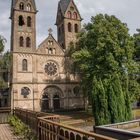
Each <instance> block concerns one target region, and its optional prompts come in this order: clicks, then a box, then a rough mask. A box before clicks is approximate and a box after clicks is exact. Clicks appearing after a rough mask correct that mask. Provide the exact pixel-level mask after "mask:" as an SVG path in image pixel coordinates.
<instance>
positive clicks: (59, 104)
mask: <svg viewBox="0 0 140 140" xmlns="http://www.w3.org/2000/svg"><path fill="white" fill-rule="evenodd" d="M63 104H64V101H63V93H62V90H61V89H60V88H59V87H57V86H47V87H46V88H45V89H44V90H43V95H42V99H41V111H44V112H46V111H55V110H59V109H60V108H63V106H64V105H63Z"/></svg>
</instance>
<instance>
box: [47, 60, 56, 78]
mask: <svg viewBox="0 0 140 140" xmlns="http://www.w3.org/2000/svg"><path fill="white" fill-rule="evenodd" d="M45 73H47V74H48V75H49V76H53V75H55V74H56V73H57V66H56V64H55V63H53V62H48V63H47V64H46V65H45Z"/></svg>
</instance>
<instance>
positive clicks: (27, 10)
mask: <svg viewBox="0 0 140 140" xmlns="http://www.w3.org/2000/svg"><path fill="white" fill-rule="evenodd" d="M36 12H37V10H36V5H35V1H34V0H12V6H11V16H10V18H11V22H12V23H11V26H12V27H11V28H12V30H11V51H12V52H34V50H35V48H36V22H35V21H36Z"/></svg>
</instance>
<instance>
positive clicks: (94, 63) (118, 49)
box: [72, 14, 136, 125]
mask: <svg viewBox="0 0 140 140" xmlns="http://www.w3.org/2000/svg"><path fill="white" fill-rule="evenodd" d="M133 52H134V41H133V38H132V37H131V36H130V35H129V33H128V28H127V25H126V24H124V23H122V22H121V21H120V20H119V19H117V18H116V17H115V16H109V15H107V14H105V15H102V14H99V15H97V16H95V17H92V18H91V22H90V23H88V24H87V25H85V26H84V29H83V30H82V31H81V33H80V34H79V35H78V41H77V43H76V45H75V52H74V53H73V55H72V56H73V58H74V61H75V62H76V63H77V64H78V67H79V69H80V71H81V74H82V81H83V82H84V83H83V84H85V83H86V84H85V85H86V87H87V89H88V91H89V94H90V95H92V102H93V103H92V106H93V113H94V117H95V121H96V122H95V123H96V125H101V124H106V123H114V122H121V121H125V120H130V119H131V108H130V94H129V90H128V83H129V74H132V73H135V72H136V63H135V61H134V60H133ZM89 85H90V86H89ZM89 87H90V88H89ZM103 98H104V99H103ZM112 99H113V100H112ZM99 104H100V105H99ZM102 107H104V111H102V113H103V114H102V115H101V112H100V111H101V110H102ZM106 116H108V118H109V120H108V119H106ZM109 116H110V117H109Z"/></svg>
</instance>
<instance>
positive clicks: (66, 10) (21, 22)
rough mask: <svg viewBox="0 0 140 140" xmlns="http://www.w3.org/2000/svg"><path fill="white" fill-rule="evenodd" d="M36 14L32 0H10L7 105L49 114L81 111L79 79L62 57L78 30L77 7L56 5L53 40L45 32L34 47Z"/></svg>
mask: <svg viewBox="0 0 140 140" xmlns="http://www.w3.org/2000/svg"><path fill="white" fill-rule="evenodd" d="M37 12H38V11H37V8H36V3H35V0H12V5H11V15H10V19H11V54H12V68H11V84H10V85H11V106H12V108H15V107H20V108H24V109H32V110H37V111H50V112H51V111H60V110H71V109H83V108H84V106H85V105H84V104H85V98H84V96H83V93H82V90H81V86H80V76H79V75H78V74H77V73H75V72H73V71H72V70H71V68H70V66H71V63H70V62H69V61H68V60H69V58H68V57H67V55H66V52H67V50H68V49H69V47H70V43H71V42H73V43H74V42H75V41H76V35H77V33H78V32H79V31H80V30H81V21H82V18H81V16H80V13H79V11H78V9H77V6H76V5H75V3H74V1H73V0H60V1H59V2H58V9H57V15H56V23H55V25H56V26H57V40H56V39H55V38H54V37H53V35H52V30H51V29H49V34H48V36H47V37H46V39H44V40H43V41H42V43H41V44H40V45H39V46H36V35H37V33H36V14H37ZM46 16H47V15H46ZM52 24H54V23H52ZM42 28H43V27H42Z"/></svg>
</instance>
